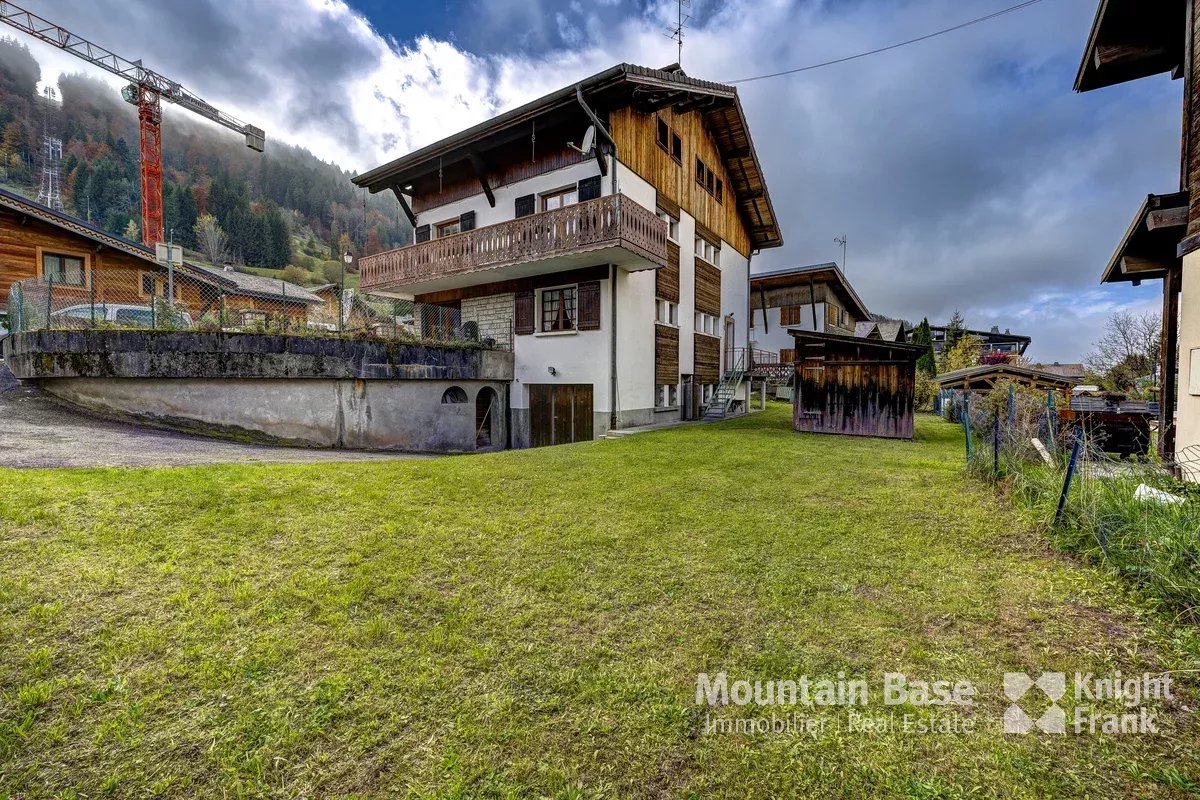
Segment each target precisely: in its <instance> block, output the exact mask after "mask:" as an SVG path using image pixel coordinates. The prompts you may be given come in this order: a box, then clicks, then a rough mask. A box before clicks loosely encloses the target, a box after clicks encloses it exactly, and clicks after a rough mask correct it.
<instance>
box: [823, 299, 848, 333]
mask: <svg viewBox="0 0 1200 800" xmlns="http://www.w3.org/2000/svg"><path fill="white" fill-rule="evenodd" d="M845 317H846V312H845V311H843V310H842V309H840V308H838V307H837V306H835V305H833V304H831V303H826V304H825V324H826V325H832V326H834V327H838V328H841V327H845V326H844V325H843V322H844V321H845Z"/></svg>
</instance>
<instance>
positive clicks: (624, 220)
mask: <svg viewBox="0 0 1200 800" xmlns="http://www.w3.org/2000/svg"><path fill="white" fill-rule="evenodd" d="M666 261H667V223H666V222H664V221H663V220H661V219H659V218H658V217H657V216H656V215H655V214H654V212H653V211H651V210H649V209H647V208H645V207H644V206H642V205H639V204H638V203H637V202H635V201H633V200H631V199H630V198H629V197H626V196H625V195H621V194H616V195H606V196H603V197H598V198H596V199H594V200H585V201H583V202H580V203H576V204H574V205H570V206H566V207H564V208H559V209H554V210H553V211H545V212H542V213H540V214H530V215H529V216H525V217H520V218H518V219H513V220H509V221H507V222H501V223H498V224H496V225H487V226H485V227H481V228H476V229H474V230H470V231H465V232H463V233H457V234H453V235H451V236H445V237H441V238H437V239H432V240H430V241H427V242H420V243H418V244H412V245H409V246H407V247H400V248H397V249H395V250H388V251H386V252H383V253H378V254H376V255H372V256H364V257H363V258H362V259H361V260H360V262H359V268H360V271H361V275H362V280H361V285H362V289H363V291H366V292H397V293H405V294H420V293H425V292H432V291H440V290H443V289H454V288H460V287H464V286H471V285H478V284H481V283H491V282H495V281H502V280H510V279H514V278H522V277H528V276H530V275H536V274H544V273H548V272H557V271H562V270H567V269H574V268H577V267H583V266H592V265H595V264H616V265H617V266H618V267H620V268H622V269H625V270H627V271H631V272H633V271H638V270H647V269H658V268H659V267H663V266H665V265H666Z"/></svg>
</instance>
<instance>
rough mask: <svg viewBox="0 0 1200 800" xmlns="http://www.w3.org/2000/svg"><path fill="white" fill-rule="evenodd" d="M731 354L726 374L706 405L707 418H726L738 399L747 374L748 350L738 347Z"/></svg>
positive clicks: (705, 415) (705, 416)
mask: <svg viewBox="0 0 1200 800" xmlns="http://www.w3.org/2000/svg"><path fill="white" fill-rule="evenodd" d="M731 356H732V357H731V358H730V359H728V361H729V363H728V364H727V365H726V369H725V374H724V375H722V376H721V382H720V383H719V384H717V388H716V391H714V392H713V396H712V397H711V398H710V399H709V401H708V404H707V405H705V406H704V419H705V420H714V419H724V418H725V417H726V415H728V414H729V411H730V410H731V409H732V408H733V403H734V401H735V400H737V390H738V387H739V386H740V385H741V383H742V378H743V377H744V376H745V374H746V350H745V349H744V348H737V349H735V350H734V351H733V352H732V353H731Z"/></svg>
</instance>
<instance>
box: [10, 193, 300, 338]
mask: <svg viewBox="0 0 1200 800" xmlns="http://www.w3.org/2000/svg"><path fill="white" fill-rule="evenodd" d="M27 279H42V280H43V281H49V282H51V283H52V284H53V287H54V288H53V291H54V295H53V300H54V306H55V307H56V308H63V307H65V306H69V305H71V303H78V304H92V305H95V304H100V303H107V304H122V305H131V306H134V307H135V310H136V307H137V306H141V305H145V306H146V307H147V308H149V307H150V305H151V303H152V302H153V300H154V299H155V298H165V297H166V294H167V286H168V278H167V269H166V267H165V266H164V265H162V264H160V263H159V262H157V261H156V260H155V256H154V251H153V250H151V249H149V248H147V247H145V246H144V245H142V244H139V243H137V242H131V241H129V240H127V239H123V238H121V237H119V236H114V235H113V234H110V233H108V232H107V231H104V230H102V229H101V228H98V227H96V226H94V225H91V224H89V223H87V222H85V221H83V220H81V219H77V218H75V217H72V216H70V215H67V214H63V213H62V212H58V211H54V210H52V209H50V208H47V207H46V206H43V205H40V204H38V203H35V202H34V201H32V200H29V199H28V198H25V197H22V196H20V195H16V194H13V193H11V192H8V191H5V190H2V189H0V312H6V313H7V312H8V311H9V309H8V303H9V293H10V290H11V288H12V286H13V284H14V283H16V282H18V281H22V280H27ZM174 292H175V297H174V300H175V303H176V304H177V305H179V306H182V307H183V308H185V309H186V310H187V311H188V313H189V314H190V315H191V316H192V318H193V319H194V320H198V319H200V318H201V317H202V316H204V315H205V314H210V313H213V314H215V313H216V311H217V310H218V309H219V308H224V310H225V313H226V315H227V316H228V317H231V318H233V319H234V320H235V321H237V322H241V323H246V322H251V321H254V320H255V319H257V318H264V319H265V318H267V317H274V316H278V315H281V314H286V315H287V316H288V317H289V318H291V319H294V320H295V321H296V322H298V323H305V322H307V317H308V308H309V307H311V306H313V305H316V304H318V303H320V298H318V297H317V296H316V295H314V294H312V293H311V292H308V291H306V290H305V289H302V288H301V287H299V286H296V285H294V284H290V283H287V282H285V281H279V280H273V279H270V278H262V277H259V276H257V275H247V274H244V273H240V272H234V271H232V270H228V269H216V268H209V267H204V266H200V265H196V264H191V263H187V264H184V265H182V266H180V267H179V268H178V269H177V270H176V271H175V276H174Z"/></svg>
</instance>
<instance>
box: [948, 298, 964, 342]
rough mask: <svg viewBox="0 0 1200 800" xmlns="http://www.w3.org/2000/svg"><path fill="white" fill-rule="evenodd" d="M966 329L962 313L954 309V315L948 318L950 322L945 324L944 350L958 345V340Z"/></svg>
mask: <svg viewBox="0 0 1200 800" xmlns="http://www.w3.org/2000/svg"><path fill="white" fill-rule="evenodd" d="M966 329H967V324H966V322H965V321H964V320H963V315H962V312H960V311H959V310H958V309H957V308H956V309H954V315H953V316H951V317H950V321H949V322H947V323H946V347H945V349H946V350H949V349H950V348H952V347H954V345H956V344H958V340H959V339H961V338H962V335H963V332H964V331H965V330H966Z"/></svg>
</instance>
